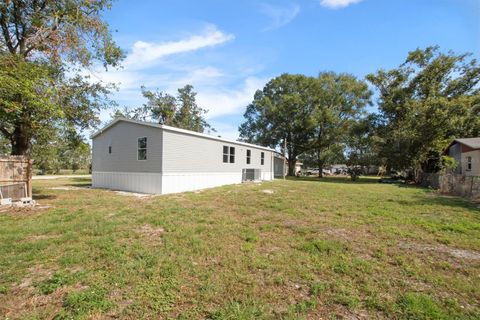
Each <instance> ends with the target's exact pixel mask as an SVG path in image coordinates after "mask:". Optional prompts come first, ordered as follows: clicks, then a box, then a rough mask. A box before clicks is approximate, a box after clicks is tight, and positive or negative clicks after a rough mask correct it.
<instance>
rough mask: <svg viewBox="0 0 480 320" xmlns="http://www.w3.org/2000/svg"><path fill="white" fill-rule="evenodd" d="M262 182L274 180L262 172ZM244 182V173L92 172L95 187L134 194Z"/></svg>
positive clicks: (180, 190)
mask: <svg viewBox="0 0 480 320" xmlns="http://www.w3.org/2000/svg"><path fill="white" fill-rule="evenodd" d="M261 177H262V180H272V179H273V175H272V173H271V172H262V175H261ZM241 182H242V172H168V173H145V172H99V171H94V172H93V173H92V187H94V188H106V189H113V190H124V191H131V192H140V193H150V194H168V193H177V192H185V191H194V190H201V189H207V188H213V187H218V186H223V185H228V184H237V183H241Z"/></svg>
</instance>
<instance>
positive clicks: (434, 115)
mask: <svg viewBox="0 0 480 320" xmlns="http://www.w3.org/2000/svg"><path fill="white" fill-rule="evenodd" d="M367 79H368V80H369V81H370V82H371V83H372V84H373V85H374V86H375V87H376V88H377V89H378V93H379V100H378V105H379V110H380V116H381V118H382V122H383V124H382V125H381V126H380V127H379V129H378V130H379V134H378V135H379V136H380V137H381V141H380V144H381V148H380V157H383V158H385V159H386V162H387V163H386V165H387V168H388V169H395V170H410V169H416V168H419V169H421V170H423V171H425V172H432V171H437V170H439V168H440V167H441V154H442V151H443V150H444V148H445V147H446V146H447V145H448V144H449V143H450V142H451V140H452V139H453V138H459V137H472V136H478V135H479V134H480V91H479V83H480V67H479V66H478V64H477V61H476V60H475V59H470V55H468V54H461V55H458V54H454V53H452V52H448V53H442V52H440V51H439V48H438V47H428V48H426V49H424V50H421V49H417V50H415V51H412V52H410V53H409V54H408V57H407V59H406V61H405V62H404V63H403V64H402V65H400V66H399V67H398V68H396V69H393V70H390V71H384V70H380V71H378V72H377V73H375V74H370V75H368V76H367Z"/></svg>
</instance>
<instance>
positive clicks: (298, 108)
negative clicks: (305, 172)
mask: <svg viewBox="0 0 480 320" xmlns="http://www.w3.org/2000/svg"><path fill="white" fill-rule="evenodd" d="M370 95H371V92H370V91H369V89H368V86H367V85H366V83H364V82H363V81H361V80H358V79H356V78H355V77H354V76H352V75H348V74H335V73H333V72H325V73H320V75H319V77H318V78H314V77H307V76H304V75H289V74H283V75H281V76H280V77H277V78H275V79H273V80H271V81H270V82H269V83H267V85H266V86H265V88H264V89H263V90H262V91H257V93H256V94H255V98H254V101H253V102H252V103H251V104H250V105H249V106H248V107H247V110H246V112H245V114H244V117H245V122H244V123H243V124H242V125H241V126H240V137H241V138H242V139H244V140H246V141H248V142H256V143H261V144H266V145H269V146H271V147H274V148H282V147H283V145H282V144H283V142H284V141H285V140H286V141H287V150H286V151H287V154H288V162H289V175H293V174H294V173H295V172H294V168H295V162H296V160H297V157H299V156H301V155H302V156H303V159H304V160H307V161H308V162H312V160H313V159H315V163H316V165H318V166H319V167H320V168H322V167H323V164H324V163H325V162H327V161H328V160H329V159H338V158H339V153H341V151H340V150H342V149H343V145H342V144H343V142H344V141H343V139H344V137H345V134H346V133H347V132H348V128H349V126H350V125H351V122H352V121H354V120H355V119H356V118H358V117H359V116H361V114H362V111H363V107H364V106H365V105H366V104H368V103H369V102H370ZM320 174H321V170H320Z"/></svg>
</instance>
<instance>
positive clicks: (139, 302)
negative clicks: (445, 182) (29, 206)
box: [0, 178, 480, 319]
mask: <svg viewBox="0 0 480 320" xmlns="http://www.w3.org/2000/svg"><path fill="white" fill-rule="evenodd" d="M89 184H90V181H89V180H87V179H82V178H74V179H68V180H66V179H64V180H45V181H35V182H34V193H35V197H36V199H37V201H38V202H39V203H40V204H42V205H49V206H51V207H49V208H43V209H38V210H13V211H9V212H3V213H0V318H9V319H16V318H21V319H51V318H54V317H57V318H59V319H63V318H68V319H70V318H94V319H102V318H131V319H139V318H154V319H159V318H160V319H169V318H172V319H202V318H211V319H302V318H305V319H319V318H324V319H330V318H346V319H355V318H368V319H371V318H388V319H392V318H406V319H451V318H455V319H479V318H480V209H479V208H478V207H477V206H478V205H476V204H472V203H469V202H468V201H466V200H463V199H461V198H456V197H445V196H439V195H437V194H435V193H433V192H431V191H429V190H427V189H421V188H416V187H408V186H403V185H388V184H380V183H377V182H376V181H375V180H374V179H362V180H360V181H358V182H356V183H351V182H349V181H347V180H346V179H339V178H337V179H335V178H325V179H324V180H322V181H321V182H320V181H318V180H316V179H313V178H312V179H306V178H305V179H301V180H300V179H292V180H287V181H282V180H279V181H274V182H265V183H262V184H261V185H255V184H244V185H232V186H225V187H220V188H215V189H210V190H204V191H202V192H196V193H195V192H192V193H183V194H176V195H168V196H157V197H150V198H144V199H139V198H135V197H130V196H124V195H119V194H117V193H114V192H112V191H106V190H94V189H89V188H86V186H89ZM58 186H66V187H68V188H70V187H72V186H73V187H78V189H77V188H74V189H73V190H61V189H58V188H57V189H52V187H58ZM68 188H67V189H68ZM264 190H267V191H268V190H270V192H264ZM272 192H273V193H272Z"/></svg>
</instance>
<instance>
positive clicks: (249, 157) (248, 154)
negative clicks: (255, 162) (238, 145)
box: [246, 149, 252, 164]
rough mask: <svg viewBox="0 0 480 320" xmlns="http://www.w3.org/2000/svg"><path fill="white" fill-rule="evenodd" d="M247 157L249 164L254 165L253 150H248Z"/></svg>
mask: <svg viewBox="0 0 480 320" xmlns="http://www.w3.org/2000/svg"><path fill="white" fill-rule="evenodd" d="M246 156H247V159H246V161H247V164H251V163H252V150H251V149H247V152H246Z"/></svg>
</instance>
